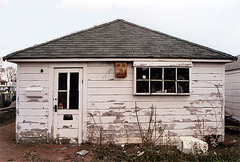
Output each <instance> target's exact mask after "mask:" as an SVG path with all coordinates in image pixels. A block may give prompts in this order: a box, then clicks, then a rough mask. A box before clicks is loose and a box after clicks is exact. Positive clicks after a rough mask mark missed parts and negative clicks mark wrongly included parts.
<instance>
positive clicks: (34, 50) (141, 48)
mask: <svg viewBox="0 0 240 162" xmlns="http://www.w3.org/2000/svg"><path fill="white" fill-rule="evenodd" d="M41 58H47V59H54V58H191V59H232V60H236V57H233V56H231V55H229V54H226V53H223V52H220V51H217V50H213V49H211V48H208V47H204V46H201V45H198V44H195V43H192V42H189V41H186V40H182V39H179V38H176V37H173V36H169V35H167V34H164V33H161V32H158V31H154V30H151V29H148V28H145V27H142V26H139V25H136V24H133V23H130V22H127V21H124V20H121V19H117V20H115V21H112V22H109V23H105V24H102V25H99V26H95V27H93V28H90V29H87V30H83V31H79V32H76V33H73V34H70V35H67V36H64V37H61V38H58V39H54V40H52V41H49V42H46V43H43V44H39V45H36V46H33V47H30V48H27V49H24V50H20V51H17V52H14V53H12V54H9V55H7V56H5V57H4V58H3V59H4V60H7V59H41Z"/></svg>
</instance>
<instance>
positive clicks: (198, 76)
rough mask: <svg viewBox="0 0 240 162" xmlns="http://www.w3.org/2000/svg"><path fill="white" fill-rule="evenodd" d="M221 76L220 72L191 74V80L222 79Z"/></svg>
mask: <svg viewBox="0 0 240 162" xmlns="http://www.w3.org/2000/svg"><path fill="white" fill-rule="evenodd" d="M222 78H223V76H222V74H205V73H204V74H200V73H198V74H192V80H206V81H209V80H211V81H212V80H215V81H217V80H222Z"/></svg>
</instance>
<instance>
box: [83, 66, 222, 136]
mask: <svg viewBox="0 0 240 162" xmlns="http://www.w3.org/2000/svg"><path fill="white" fill-rule="evenodd" d="M88 66H89V67H90V68H89V69H90V71H89V72H88V73H89V74H88V99H87V102H88V113H87V116H88V123H92V124H93V123H94V124H97V125H98V126H102V127H103V130H104V131H105V132H104V133H106V134H109V135H110V134H112V133H113V132H114V131H115V132H117V134H119V135H120V134H124V132H125V131H124V126H125V127H126V126H127V125H129V129H128V131H129V132H132V133H133V134H134V133H135V134H136V132H134V131H137V130H138V127H137V126H136V122H137V118H136V112H135V107H136V106H137V107H139V111H138V112H137V114H138V118H139V121H140V123H142V124H145V125H146V126H147V125H148V122H149V119H150V114H151V107H152V106H154V107H156V118H157V121H159V120H161V121H162V122H163V123H164V124H167V125H169V126H168V127H167V129H168V130H169V131H171V133H173V134H174V133H176V134H178V135H194V134H196V132H197V131H198V129H199V128H197V126H196V125H198V126H199V121H201V120H203V122H204V124H203V123H202V124H203V125H204V128H201V129H204V130H205V131H206V132H207V131H211V129H212V128H213V129H214V128H216V127H218V128H219V127H222V126H223V120H222V116H223V103H222V99H223V98H222V93H223V82H224V81H223V70H224V66H223V64H210V63H194V64H193V67H192V68H191V94H190V95H186V96H178V95H157V96H155V95H151V96H149V95H142V96H141V95H133V80H134V78H133V68H132V71H130V72H129V71H128V76H127V77H126V78H115V76H114V64H107V63H103V64H99V63H95V64H91V63H88ZM102 66H105V67H102ZM109 66H112V67H109ZM130 67H131V64H128V68H130ZM94 71H95V72H94ZM95 73H96V74H95ZM129 73H130V74H129ZM118 83H119V84H118ZM154 118H155V116H154ZM134 123H135V126H134ZM200 123H201V122H200ZM131 126H132V127H131ZM221 129H222V128H221ZM110 132H111V133H110ZM221 132H222V131H221ZM208 133H209V132H208ZM198 134H199V133H198Z"/></svg>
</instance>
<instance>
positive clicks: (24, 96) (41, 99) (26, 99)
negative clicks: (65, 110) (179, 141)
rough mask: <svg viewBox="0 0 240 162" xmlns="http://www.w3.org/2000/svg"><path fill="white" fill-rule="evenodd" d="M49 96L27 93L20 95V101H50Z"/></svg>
mask: <svg viewBox="0 0 240 162" xmlns="http://www.w3.org/2000/svg"><path fill="white" fill-rule="evenodd" d="M48 99H49V96H48V95H45V94H43V96H42V97H39V98H35V97H32V98H31V97H27V96H26V95H20V96H19V101H20V102H32V104H33V103H36V102H37V103H38V102H48Z"/></svg>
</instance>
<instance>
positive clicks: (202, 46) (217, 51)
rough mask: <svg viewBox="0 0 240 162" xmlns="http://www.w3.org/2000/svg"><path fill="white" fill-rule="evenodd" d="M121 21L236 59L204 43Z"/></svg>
mask: <svg viewBox="0 0 240 162" xmlns="http://www.w3.org/2000/svg"><path fill="white" fill-rule="evenodd" d="M122 21H123V22H125V23H127V24H129V25H132V26H136V27H140V28H142V29H145V30H148V31H151V32H155V33H157V34H162V35H164V36H167V37H170V38H173V39H175V40H180V41H182V42H185V43H188V44H191V45H194V46H197V47H200V48H203V49H206V50H209V51H211V52H216V53H218V54H221V55H223V56H230V57H232V58H233V59H234V60H235V61H236V60H237V59H236V57H234V56H232V55H230V54H228V53H225V52H221V51H219V50H215V49H213V48H210V47H206V46H204V45H200V44H197V43H194V42H191V41H188V40H185V39H181V38H178V37H176V36H172V35H169V34H166V33H163V32H160V31H157V30H154V29H150V28H147V27H144V26H141V25H138V24H135V23H132V22H128V21H126V20H122Z"/></svg>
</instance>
